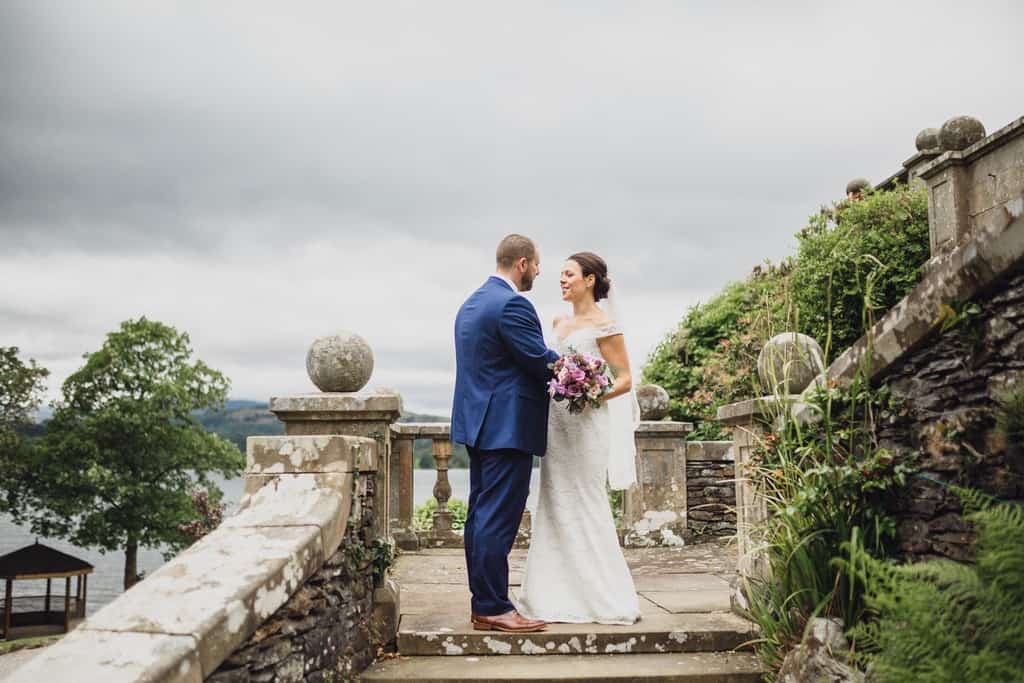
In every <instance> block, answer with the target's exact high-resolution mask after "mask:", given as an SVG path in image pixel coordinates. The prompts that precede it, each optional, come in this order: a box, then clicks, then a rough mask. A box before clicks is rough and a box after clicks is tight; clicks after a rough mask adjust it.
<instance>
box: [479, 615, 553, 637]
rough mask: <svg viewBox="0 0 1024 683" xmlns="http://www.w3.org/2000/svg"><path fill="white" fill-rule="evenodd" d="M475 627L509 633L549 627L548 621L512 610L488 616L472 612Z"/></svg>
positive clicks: (481, 629)
mask: <svg viewBox="0 0 1024 683" xmlns="http://www.w3.org/2000/svg"><path fill="white" fill-rule="evenodd" d="M470 619H471V620H472V621H473V629H474V630H477V631H505V632H507V633H535V632H537V631H543V630H544V629H546V628H547V627H548V624H547V622H546V621H540V620H539V619H527V618H526V617H524V616H523V615H521V614H519V612H517V611H515V610H512V611H511V612H506V613H505V614H499V615H497V616H493V617H486V616H484V615H482V614H471V615H470Z"/></svg>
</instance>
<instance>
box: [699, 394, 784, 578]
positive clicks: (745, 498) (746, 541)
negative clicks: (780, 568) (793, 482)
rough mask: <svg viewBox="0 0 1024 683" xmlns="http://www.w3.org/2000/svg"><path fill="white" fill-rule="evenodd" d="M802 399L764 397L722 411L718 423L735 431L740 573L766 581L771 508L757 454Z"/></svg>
mask: <svg viewBox="0 0 1024 683" xmlns="http://www.w3.org/2000/svg"><path fill="white" fill-rule="evenodd" d="M799 398H800V397H799V396H797V395H793V396H782V397H778V396H763V397H761V398H754V399H749V400H746V401H740V402H739V403H731V404H729V405H725V406H722V407H721V408H719V409H718V421H719V422H721V423H722V424H723V425H725V426H726V427H729V428H730V429H731V430H732V451H733V455H734V456H735V458H736V545H737V551H738V560H737V566H736V570H737V572H738V573H739V574H740V575H742V576H746V577H755V578H763V577H765V576H766V575H767V574H768V566H767V562H766V559H765V557H764V554H763V552H762V548H763V543H764V536H763V532H764V524H765V521H766V520H767V519H768V509H767V505H766V504H765V498H764V491H763V488H762V487H761V485H760V484H759V483H758V480H757V478H756V477H755V476H754V463H753V462H752V461H753V460H754V451H755V450H756V449H757V448H758V447H760V446H761V444H762V443H763V437H764V435H765V432H766V431H768V429H773V430H774V429H776V428H777V427H778V425H779V424H780V423H781V422H782V420H783V411H788V410H789V409H790V406H792V405H793V404H794V403H796V402H797V401H798V400H799Z"/></svg>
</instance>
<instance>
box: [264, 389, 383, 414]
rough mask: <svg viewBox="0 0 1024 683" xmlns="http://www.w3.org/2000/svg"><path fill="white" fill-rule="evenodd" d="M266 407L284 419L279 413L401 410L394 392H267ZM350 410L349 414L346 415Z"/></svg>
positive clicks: (356, 412)
mask: <svg viewBox="0 0 1024 683" xmlns="http://www.w3.org/2000/svg"><path fill="white" fill-rule="evenodd" d="M268 407H269V410H270V412H272V413H274V414H275V415H277V416H278V418H279V419H282V420H284V419H285V418H284V417H283V416H293V415H294V416H296V417H299V418H302V419H310V420H317V419H331V420H345V419H353V420H357V419H358V420H365V419H366V413H371V414H380V415H393V416H396V417H397V416H398V415H401V414H402V397H401V396H400V395H399V394H396V393H383V392H382V393H331V392H320V393H315V394H292V395H289V396H271V397H270V402H269V406H268ZM346 414H350V417H348V418H347V417H346Z"/></svg>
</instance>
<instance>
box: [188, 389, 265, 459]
mask: <svg viewBox="0 0 1024 683" xmlns="http://www.w3.org/2000/svg"><path fill="white" fill-rule="evenodd" d="M198 417H199V422H200V423H201V424H202V425H203V427H205V428H206V430H207V431H210V432H213V433H214V434H217V435H219V436H222V437H224V438H225V439H227V440H228V441H231V442H233V443H234V444H235V445H236V446H238V448H239V449H240V450H241V451H242V452H243V453H244V452H245V439H246V438H247V437H250V436H278V435H280V434H284V423H283V422H281V421H280V420H278V419H277V418H276V417H275V416H274V414H273V413H272V412H270V411H269V410H267V404H266V402H265V401H245V400H239V399H229V400H228V401H227V402H226V403H225V404H224V409H223V410H217V411H201V412H200V413H199V415H198Z"/></svg>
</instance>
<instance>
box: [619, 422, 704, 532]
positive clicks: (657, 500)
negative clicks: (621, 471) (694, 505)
mask: <svg viewBox="0 0 1024 683" xmlns="http://www.w3.org/2000/svg"><path fill="white" fill-rule="evenodd" d="M691 431H693V425H692V424H691V423H689V422H652V421H646V420H645V421H643V422H641V423H640V426H639V427H638V428H637V430H636V472H637V485H636V486H634V487H633V488H631V489H629V490H628V491H626V495H625V499H624V501H623V524H624V525H625V538H624V543H625V545H627V546H648V545H682V544H683V542H684V539H685V538H686V536H687V535H688V531H687V523H686V435H687V434H689V433H690V432H691Z"/></svg>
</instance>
